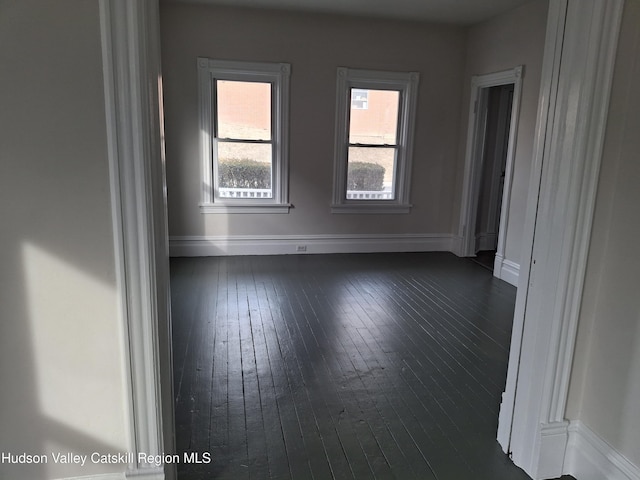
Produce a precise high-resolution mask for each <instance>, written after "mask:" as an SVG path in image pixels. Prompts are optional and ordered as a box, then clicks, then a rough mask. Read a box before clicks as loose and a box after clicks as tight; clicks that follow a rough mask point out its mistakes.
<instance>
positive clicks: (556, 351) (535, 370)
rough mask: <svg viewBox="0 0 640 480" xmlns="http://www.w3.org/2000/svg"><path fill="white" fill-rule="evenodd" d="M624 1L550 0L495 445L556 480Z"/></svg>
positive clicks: (528, 469)
mask: <svg viewBox="0 0 640 480" xmlns="http://www.w3.org/2000/svg"><path fill="white" fill-rule="evenodd" d="M623 3H624V2H623V0H551V1H550V5H549V18H548V24H547V37H546V43H545V53H544V60H543V71H542V82H541V93H540V101H539V106H538V120H537V126H536V141H535V147H534V159H533V160H534V161H533V167H532V173H531V180H530V184H529V196H528V203H527V209H528V210H527V214H526V221H525V231H524V235H523V238H524V244H523V247H522V248H523V250H522V262H521V271H520V279H519V285H518V293H517V298H516V311H515V316H514V324H513V333H512V339H511V349H510V353H509V368H508V372H507V384H506V389H505V392H504V394H503V400H502V405H501V408H500V417H499V423H498V441H499V442H500V444H501V445H502V447H503V449H504V450H505V451H508V452H510V454H511V456H512V459H513V461H514V463H515V464H516V465H518V466H520V467H521V468H523V470H524V471H525V472H527V473H528V474H529V475H530V476H531V477H532V478H534V479H545V478H554V477H559V476H560V475H562V473H563V464H564V457H565V451H566V446H567V440H568V422H567V421H566V420H565V418H564V415H565V407H566V402H567V396H568V389H569V376H570V373H571V366H572V360H573V350H574V344H575V338H576V331H577V322H578V316H579V308H580V304H581V300H582V288H583V282H584V275H585V269H586V260H587V254H588V247H589V241H590V236H591V223H592V219H593V211H594V204H595V193H596V185H597V180H598V174H599V167H600V160H601V157H602V147H603V141H604V133H605V126H606V125H605V123H606V117H607V111H608V103H609V94H610V91H611V81H612V76H613V66H614V59H615V52H616V48H617V38H618V32H619V28H620V20H621V15H622V7H623Z"/></svg>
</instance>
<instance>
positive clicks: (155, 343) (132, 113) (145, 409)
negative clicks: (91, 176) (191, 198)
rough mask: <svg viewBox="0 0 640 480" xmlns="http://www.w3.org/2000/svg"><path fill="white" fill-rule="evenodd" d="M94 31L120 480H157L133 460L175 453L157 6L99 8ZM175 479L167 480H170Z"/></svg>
mask: <svg viewBox="0 0 640 480" xmlns="http://www.w3.org/2000/svg"><path fill="white" fill-rule="evenodd" d="M100 21H101V31H102V54H103V72H104V87H105V106H106V115H107V139H108V151H109V167H110V182H111V183H110V185H111V200H112V213H113V228H114V239H115V249H116V261H117V276H118V293H119V298H120V305H121V316H122V319H123V322H124V332H125V342H126V344H127V347H128V357H127V358H126V359H125V363H126V364H127V367H128V368H127V371H128V376H129V398H128V399H127V402H128V407H129V414H130V432H129V440H130V451H131V452H133V453H134V454H135V455H134V460H133V462H132V464H130V465H129V466H128V471H127V473H126V477H135V478H140V479H147V480H152V479H153V480H160V479H164V478H165V468H164V466H163V465H156V464H154V463H146V462H140V461H139V458H138V454H139V453H144V454H146V455H162V454H165V453H170V452H172V451H173V405H172V393H171V354H170V338H171V337H170V328H169V327H170V322H169V294H168V240H167V239H168V235H167V226H166V199H165V193H164V191H165V189H164V185H165V180H164V163H163V151H162V143H161V142H162V121H161V112H160V105H161V103H160V98H161V97H160V87H161V83H160V79H161V76H160V39H159V38H160V37H159V12H158V0H137V1H130V0H100ZM167 352H169V353H168V354H167ZM163 374H164V377H163ZM163 407H164V410H163ZM163 417H164V418H163ZM173 469H174V467H173V466H170V467H169V468H168V471H167V472H166V473H167V474H168V475H167V477H171V478H173V477H174V473H175V472H174V470H173Z"/></svg>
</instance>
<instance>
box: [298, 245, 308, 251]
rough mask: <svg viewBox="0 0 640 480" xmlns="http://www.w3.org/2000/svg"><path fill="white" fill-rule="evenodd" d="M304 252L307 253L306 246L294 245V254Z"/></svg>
mask: <svg viewBox="0 0 640 480" xmlns="http://www.w3.org/2000/svg"><path fill="white" fill-rule="evenodd" d="M306 251H307V246H306V245H296V252H306Z"/></svg>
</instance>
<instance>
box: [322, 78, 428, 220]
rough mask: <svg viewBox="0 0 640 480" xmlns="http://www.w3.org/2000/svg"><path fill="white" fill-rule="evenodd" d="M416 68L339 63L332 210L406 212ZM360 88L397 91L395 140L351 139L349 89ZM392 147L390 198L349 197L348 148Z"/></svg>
mask: <svg viewBox="0 0 640 480" xmlns="http://www.w3.org/2000/svg"><path fill="white" fill-rule="evenodd" d="M418 82H419V74H418V73H417V72H383V71H371V70H358V69H349V68H345V67H339V68H338V71H337V87H336V88H337V97H336V126H335V128H336V143H335V156H334V186H333V202H332V212H333V213H409V211H410V208H411V205H410V203H409V186H410V172H411V160H412V158H411V157H412V153H413V137H414V128H415V114H416V109H417V88H418ZM353 89H356V90H359V89H362V90H390V91H396V92H399V100H398V102H399V104H398V112H397V115H398V120H397V126H396V129H397V130H396V132H397V134H396V141H395V143H385V144H372V143H360V142H352V141H350V121H351V113H352V110H353V108H352V105H351V93H352V91H353ZM353 147H356V148H387V149H391V148H392V149H394V151H395V162H394V166H393V168H394V171H393V188H392V190H393V199H391V198H385V199H380V198H373V199H372V198H366V199H365V198H358V199H353V198H348V196H347V176H348V167H349V149H350V148H353Z"/></svg>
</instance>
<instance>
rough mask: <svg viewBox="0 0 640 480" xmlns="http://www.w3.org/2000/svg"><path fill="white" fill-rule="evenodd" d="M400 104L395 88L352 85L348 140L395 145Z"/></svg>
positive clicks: (350, 141) (398, 94) (398, 93)
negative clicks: (371, 87)
mask: <svg viewBox="0 0 640 480" xmlns="http://www.w3.org/2000/svg"><path fill="white" fill-rule="evenodd" d="M364 92H366V93H367V95H366V100H363V98H364V97H365V95H364ZM365 104H366V107H365V106H364V105H365ZM399 105H400V92H398V91H391V90H362V89H358V88H352V89H351V120H350V123H349V143H365V144H374V145H383V144H387V145H395V144H396V141H397V139H396V136H397V130H398V110H399Z"/></svg>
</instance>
